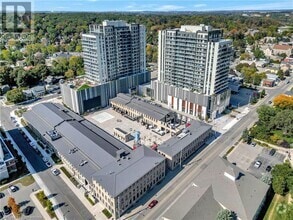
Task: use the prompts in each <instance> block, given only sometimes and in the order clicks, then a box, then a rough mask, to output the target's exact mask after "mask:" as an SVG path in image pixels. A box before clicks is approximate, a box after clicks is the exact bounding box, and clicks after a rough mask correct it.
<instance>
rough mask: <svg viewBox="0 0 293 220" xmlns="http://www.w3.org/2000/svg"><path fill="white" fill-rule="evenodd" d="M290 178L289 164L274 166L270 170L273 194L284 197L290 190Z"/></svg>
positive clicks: (291, 175) (290, 169)
mask: <svg viewBox="0 0 293 220" xmlns="http://www.w3.org/2000/svg"><path fill="white" fill-rule="evenodd" d="M292 177H293V169H292V167H291V165H290V163H289V162H286V163H283V164H277V165H275V166H274V168H273V170H272V187H273V190H274V191H275V193H277V194H280V195H285V194H286V193H287V192H288V191H289V190H290V189H292V188H291V187H292V185H291V184H292ZM289 187H290V188H289Z"/></svg>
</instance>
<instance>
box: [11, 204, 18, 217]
mask: <svg viewBox="0 0 293 220" xmlns="http://www.w3.org/2000/svg"><path fill="white" fill-rule="evenodd" d="M11 210H12V213H13V214H14V216H15V217H16V218H19V217H20V207H19V205H18V204H14V205H13V206H12V207H11Z"/></svg>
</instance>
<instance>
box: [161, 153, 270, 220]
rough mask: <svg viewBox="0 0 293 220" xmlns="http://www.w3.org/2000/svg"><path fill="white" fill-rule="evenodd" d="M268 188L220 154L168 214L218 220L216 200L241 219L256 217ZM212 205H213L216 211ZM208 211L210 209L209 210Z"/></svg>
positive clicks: (171, 217)
mask: <svg viewBox="0 0 293 220" xmlns="http://www.w3.org/2000/svg"><path fill="white" fill-rule="evenodd" d="M227 172H228V173H229V174H232V175H235V176H236V179H235V180H233V179H232V178H229V177H228V176H227V175H225V174H227ZM268 189H269V186H268V185H267V184H265V183H263V182H262V181H260V180H258V179H256V178H255V177H254V176H252V175H251V174H249V173H247V172H245V171H243V170H241V169H240V168H238V167H236V166H235V165H233V164H231V163H229V162H228V161H227V160H225V159H223V158H221V157H218V158H216V159H215V160H214V161H213V162H212V163H211V164H210V165H209V166H208V167H207V168H206V169H204V170H203V171H202V172H201V173H200V174H199V175H198V176H197V177H196V178H195V179H194V180H193V181H192V184H190V186H189V187H188V189H187V190H186V192H184V193H183V194H182V196H181V197H180V198H179V199H178V200H177V201H176V203H174V204H173V205H172V206H171V207H170V208H169V209H168V210H167V212H166V213H165V215H164V217H166V219H176V220H177V219H178V220H179V219H215V218H216V215H217V212H218V209H217V208H216V206H217V205H216V204H214V203H215V202H216V203H217V204H218V205H221V206H223V207H225V208H227V209H229V210H232V211H234V212H235V213H236V214H237V216H238V217H239V218H240V219H247V220H248V219H254V217H255V216H256V215H257V214H258V209H259V207H260V206H261V204H262V201H263V199H264V197H265V196H266V193H267V191H268ZM185 200H186V201H188V200H189V204H188V203H187V202H185V203H183V201H185ZM207 201H209V202H207ZM209 204H212V206H211V207H212V211H211V210H209V209H210V205H209ZM194 210H197V212H194ZM206 210H209V211H207V213H205V212H204V211H206ZM209 212H213V213H209ZM197 213H202V217H201V218H198V216H197ZM187 217H188V218H187Z"/></svg>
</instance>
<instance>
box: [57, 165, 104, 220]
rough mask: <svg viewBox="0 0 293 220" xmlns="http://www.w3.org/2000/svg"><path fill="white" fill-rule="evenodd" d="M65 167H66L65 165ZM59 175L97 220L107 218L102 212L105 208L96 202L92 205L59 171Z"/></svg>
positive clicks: (58, 166) (59, 166)
mask: <svg viewBox="0 0 293 220" xmlns="http://www.w3.org/2000/svg"><path fill="white" fill-rule="evenodd" d="M62 166H64V165H56V166H55V168H58V169H60V168H61V167H62ZM65 168H66V167H65ZM59 176H60V177H61V179H62V180H63V181H64V182H65V183H66V185H67V186H68V187H69V188H70V189H71V190H72V191H73V192H74V194H75V195H76V196H77V197H78V198H79V200H80V201H81V202H82V203H83V204H84V206H85V207H86V208H87V209H88V210H89V212H90V213H91V214H92V215H93V216H94V217H95V219H98V220H107V217H106V216H105V215H104V214H103V213H102V210H103V209H104V208H105V207H104V206H103V205H102V204H101V203H99V202H98V203H96V204H95V205H92V204H91V203H90V202H89V201H88V200H87V199H86V198H85V196H84V192H83V191H82V190H81V189H78V188H77V187H76V186H75V185H74V184H73V183H72V182H71V181H70V180H69V179H68V177H67V176H66V175H65V174H64V173H63V172H62V171H61V172H60V174H59Z"/></svg>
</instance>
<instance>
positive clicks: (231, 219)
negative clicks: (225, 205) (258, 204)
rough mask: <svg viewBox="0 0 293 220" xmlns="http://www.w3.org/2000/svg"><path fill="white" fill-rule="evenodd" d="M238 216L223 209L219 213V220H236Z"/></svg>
mask: <svg viewBox="0 0 293 220" xmlns="http://www.w3.org/2000/svg"><path fill="white" fill-rule="evenodd" d="M236 219H237V216H236V214H235V212H233V211H230V210H228V209H223V210H221V211H219V212H218V214H217V220H236Z"/></svg>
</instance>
